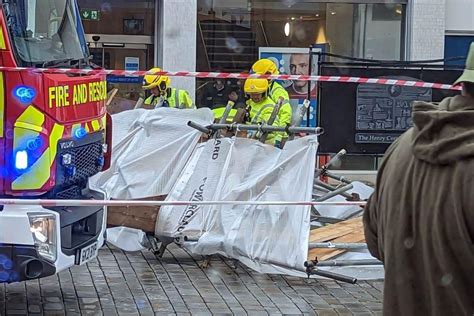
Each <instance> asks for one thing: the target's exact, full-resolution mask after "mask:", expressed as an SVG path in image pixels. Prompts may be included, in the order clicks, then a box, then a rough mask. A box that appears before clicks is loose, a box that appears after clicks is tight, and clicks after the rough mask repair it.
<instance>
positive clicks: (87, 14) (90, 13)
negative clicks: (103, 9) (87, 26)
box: [81, 9, 100, 21]
mask: <svg viewBox="0 0 474 316" xmlns="http://www.w3.org/2000/svg"><path fill="white" fill-rule="evenodd" d="M81 18H82V19H83V20H89V21H99V20H100V11H99V10H90V9H84V10H81Z"/></svg>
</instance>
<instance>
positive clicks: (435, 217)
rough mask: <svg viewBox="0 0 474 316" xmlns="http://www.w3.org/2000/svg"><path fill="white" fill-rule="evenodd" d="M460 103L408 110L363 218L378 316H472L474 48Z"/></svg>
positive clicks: (453, 101) (423, 104)
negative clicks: (378, 292)
mask: <svg viewBox="0 0 474 316" xmlns="http://www.w3.org/2000/svg"><path fill="white" fill-rule="evenodd" d="M455 84H462V86H463V91H462V95H459V96H455V97H450V98H446V99H444V100H443V101H442V102H441V103H440V104H432V103H426V102H414V104H413V113H412V117H413V123H414V127H413V128H411V129H409V130H408V131H407V132H406V133H404V134H403V135H402V136H400V137H399V138H398V139H397V140H396V141H395V143H394V144H393V145H392V146H391V147H390V148H389V149H388V151H387V153H386V156H385V159H384V161H383V163H382V165H381V168H380V170H379V172H378V174H377V183H376V188H375V191H374V193H373V195H372V196H371V197H370V199H369V201H368V203H367V206H366V208H365V212H364V217H363V220H364V229H365V236H366V240H367V245H368V247H369V251H370V252H371V254H372V255H373V256H374V257H376V258H378V259H380V260H381V261H382V262H383V264H384V267H385V284H384V302H383V312H384V315H386V316H390V315H397V316H399V315H404V316H407V315H423V316H428V315H439V316H445V315H448V316H455V315H456V316H458V315H470V316H471V315H474V43H472V44H471V49H470V53H469V56H468V59H467V67H466V70H465V71H464V73H463V75H462V76H461V77H460V78H459V79H458V80H457V81H456V82H455Z"/></svg>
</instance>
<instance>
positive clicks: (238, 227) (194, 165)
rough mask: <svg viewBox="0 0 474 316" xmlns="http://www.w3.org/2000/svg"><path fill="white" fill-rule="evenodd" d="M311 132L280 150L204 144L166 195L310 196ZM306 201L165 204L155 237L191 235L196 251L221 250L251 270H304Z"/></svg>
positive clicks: (243, 143)
mask: <svg viewBox="0 0 474 316" xmlns="http://www.w3.org/2000/svg"><path fill="white" fill-rule="evenodd" d="M317 147H318V143H317V137H316V136H307V137H304V138H300V139H297V140H294V141H291V142H287V143H286V145H285V148H284V149H283V150H281V149H278V148H275V147H273V146H269V145H264V144H262V143H260V142H258V141H256V140H250V139H242V138H232V139H230V138H223V139H219V140H211V141H208V142H207V143H206V144H203V145H202V146H201V148H200V149H199V150H198V151H197V152H196V155H194V157H193V159H191V161H190V163H189V164H188V165H187V166H186V169H185V170H184V172H183V175H182V177H181V178H180V179H179V180H178V182H177V183H176V185H175V187H174V188H173V190H172V192H171V193H170V194H169V195H168V199H169V200H230V201H232V200H239V201H245V200H248V201H275V200H279V201H294V200H298V201H309V200H311V194H312V188H313V177H314V176H313V174H314V166H315V159H316V150H317ZM309 220H310V207H308V206H255V205H219V206H196V205H191V206H166V207H162V208H161V210H160V213H159V218H158V220H157V221H158V222H157V229H156V235H157V236H158V237H160V236H164V237H174V238H177V237H184V236H186V237H188V238H191V239H197V240H198V241H197V242H192V243H185V244H184V245H185V247H187V248H188V249H189V250H191V251H192V252H194V253H197V254H202V255H208V254H222V255H224V256H226V257H230V258H235V259H238V260H239V261H241V262H243V263H244V264H246V265H247V266H249V267H251V268H252V269H254V270H256V271H260V272H263V273H285V274H290V275H304V273H302V272H301V271H303V270H304V267H303V263H304V262H305V261H306V260H307V255H308V238H309V229H310V222H309Z"/></svg>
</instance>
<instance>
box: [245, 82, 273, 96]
mask: <svg viewBox="0 0 474 316" xmlns="http://www.w3.org/2000/svg"><path fill="white" fill-rule="evenodd" d="M267 90H268V80H267V79H247V80H245V85H244V91H245V93H265V92H267Z"/></svg>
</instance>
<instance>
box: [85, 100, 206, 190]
mask: <svg viewBox="0 0 474 316" xmlns="http://www.w3.org/2000/svg"><path fill="white" fill-rule="evenodd" d="M112 119H113V133H112V136H113V138H112V143H113V144H112V157H113V160H112V164H111V167H110V169H109V170H107V171H105V172H102V173H100V174H98V175H97V176H95V177H92V178H91V179H90V182H89V185H90V186H91V188H99V189H101V190H103V191H105V192H107V194H108V198H110V199H140V198H146V197H153V196H158V195H165V194H168V193H169V192H170V190H171V188H172V187H173V185H174V183H175V182H176V180H177V179H178V176H179V174H180V172H181V170H182V169H183V168H184V166H185V165H186V163H187V161H188V159H189V157H190V156H191V154H192V152H193V150H194V148H195V146H196V144H197V142H198V140H199V137H200V136H201V132H199V131H197V130H196V129H194V128H191V127H189V126H187V122H188V121H190V120H192V121H194V122H196V123H199V124H202V125H208V124H210V123H211V122H212V121H213V119H214V116H213V114H212V112H211V110H209V109H207V108H203V109H198V110H179V109H172V108H159V109H156V110H145V109H137V110H130V111H125V112H121V113H118V114H114V115H113V116H112Z"/></svg>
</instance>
